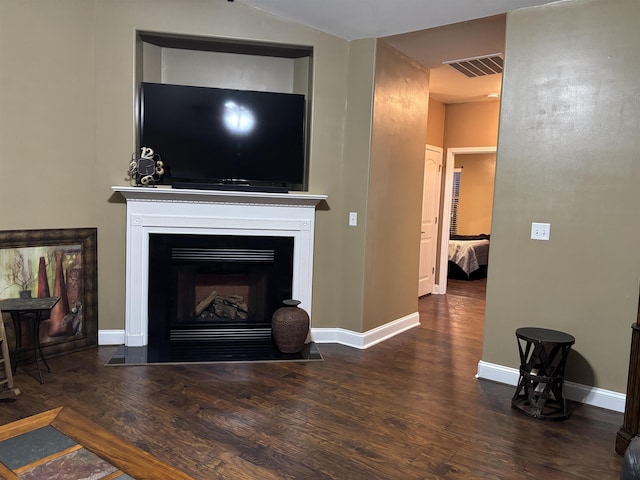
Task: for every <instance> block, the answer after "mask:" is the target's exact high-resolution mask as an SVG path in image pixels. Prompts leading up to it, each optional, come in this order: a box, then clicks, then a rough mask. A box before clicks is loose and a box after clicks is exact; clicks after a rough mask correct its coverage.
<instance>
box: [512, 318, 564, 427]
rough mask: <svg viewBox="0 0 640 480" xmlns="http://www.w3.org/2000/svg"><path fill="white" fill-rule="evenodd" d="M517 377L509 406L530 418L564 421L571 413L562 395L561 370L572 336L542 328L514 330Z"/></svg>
mask: <svg viewBox="0 0 640 480" xmlns="http://www.w3.org/2000/svg"><path fill="white" fill-rule="evenodd" d="M516 339H517V341H518V351H519V353H520V378H519V379H518V386H517V388H516V393H515V394H514V395H513V398H512V399H511V406H512V407H513V408H515V409H516V410H518V411H520V412H522V413H524V414H526V415H529V416H531V417H535V418H540V419H543V420H564V419H566V418H569V415H570V414H571V412H570V411H569V409H568V407H567V401H566V399H565V398H564V370H565V366H566V363H567V357H568V355H569V351H570V350H571V345H573V344H574V343H575V341H576V340H575V338H574V337H573V336H572V335H569V334H568V333H564V332H559V331H557V330H549V329H546V328H535V327H524V328H518V329H517V330H516Z"/></svg>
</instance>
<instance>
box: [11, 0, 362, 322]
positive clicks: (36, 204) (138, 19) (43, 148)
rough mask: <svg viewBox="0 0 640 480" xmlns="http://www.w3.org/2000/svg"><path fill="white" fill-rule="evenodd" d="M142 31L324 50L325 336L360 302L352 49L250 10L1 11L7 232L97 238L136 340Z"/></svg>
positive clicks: (317, 85) (81, 6)
mask: <svg viewBox="0 0 640 480" xmlns="http://www.w3.org/2000/svg"><path fill="white" fill-rule="evenodd" d="M137 29H139V30H146V31H157V32H169V33H176V34H190V35H203V36H208V35H210V36H220V37H231V38H243V39H255V40H264V41H268V42H275V43H279V42H280V43H288V44H300V45H311V46H313V47H314V78H313V85H314V93H313V95H314V107H313V114H312V115H313V118H312V122H313V132H312V137H311V160H310V163H311V165H310V191H311V192H312V193H323V194H327V195H328V196H329V200H328V202H327V204H326V205H324V206H323V207H322V208H323V209H322V210H321V211H319V213H318V215H317V229H316V231H317V236H316V260H315V272H314V273H315V275H314V292H313V295H314V297H313V325H314V327H321V326H337V325H339V324H340V322H342V321H343V319H344V315H342V312H341V307H342V305H343V304H344V302H343V300H342V298H343V295H348V294H349V293H350V292H351V285H348V286H347V285H345V280H344V277H345V276H344V275H343V272H347V271H350V266H351V265H350V258H349V257H348V256H345V255H343V253H342V252H343V250H342V249H343V245H342V241H341V238H342V237H343V236H344V235H345V234H346V232H347V228H348V227H347V214H346V210H345V209H344V208H347V206H345V205H344V200H343V197H344V191H345V186H344V183H343V179H342V175H343V171H342V168H343V161H342V160H343V142H344V134H345V130H344V126H345V105H346V104H347V101H346V98H347V78H348V70H349V43H348V42H346V41H344V40H341V39H338V38H336V37H333V36H330V35H327V34H323V33H321V32H319V31H316V30H313V29H310V28H306V27H303V26H300V25H297V24H294V23H292V22H288V21H284V20H281V19H278V18H276V17H273V16H270V15H266V14H264V13H262V12H260V11H258V10H255V9H252V8H249V7H247V6H245V5H242V4H241V3H231V2H201V1H197V0H170V1H164V2H153V5H151V4H150V3H149V2H147V1H143V0H132V1H127V2H103V1H97V0H96V1H93V2H92V1H87V0H60V1H56V2H50V1H48V0H33V1H29V2H22V1H19V0H0V72H1V73H0V75H2V82H3V83H2V84H3V89H2V91H0V107H1V108H0V115H1V116H0V162H1V163H2V175H0V209H1V210H0V229H3V230H9V229H34V228H61V227H97V228H98V257H99V258H98V275H99V279H98V285H99V292H98V297H99V298H98V303H99V328H100V329H102V330H104V329H123V328H124V278H125V275H124V268H125V258H124V256H125V204H124V203H123V200H122V199H121V198H120V197H119V196H118V195H115V194H112V192H111V188H110V187H111V186H112V185H125V184H126V182H125V173H126V169H127V164H128V159H129V158H130V156H131V154H132V152H133V151H134V148H135V134H134V131H135V129H134V98H135V97H134V95H135V90H136V81H135V78H136V75H135V73H136V70H138V75H139V74H140V71H141V70H142V68H141V65H138V66H137V67H136V51H138V53H139V52H140V50H141V49H139V48H138V47H137V46H136V42H135V33H136V30H137ZM27 32H28V33H27ZM362 195H363V194H362ZM358 201H359V200H358ZM360 203H361V204H363V203H364V202H363V201H360ZM17 204H19V205H20V208H16V207H17ZM358 208H360V206H358ZM349 233H351V232H349ZM345 292H346V293H345Z"/></svg>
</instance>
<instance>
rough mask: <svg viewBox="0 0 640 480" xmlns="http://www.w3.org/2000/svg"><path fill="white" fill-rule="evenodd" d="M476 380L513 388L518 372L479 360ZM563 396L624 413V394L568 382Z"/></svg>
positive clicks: (516, 381)
mask: <svg viewBox="0 0 640 480" xmlns="http://www.w3.org/2000/svg"><path fill="white" fill-rule="evenodd" d="M476 378H481V379H484V380H492V381H494V382H498V383H504V384H506V385H513V386H514V387H515V386H516V385H517V384H518V379H519V378H520V371H519V369H517V368H511V367H505V366H503V365H496V364H495V363H488V362H483V361H482V360H480V361H479V362H478V373H477V374H476ZM564 394H565V397H566V398H567V399H568V400H573V401H574V402H580V403H584V404H587V405H592V406H594V407H600V408H606V409H607V410H613V411H615V412H624V405H625V401H626V399H627V396H626V395H625V394H624V393H619V392H613V391H611V390H604V389H602V388H596V387H590V386H588V385H582V384H579V383H574V382H569V381H566V382H564Z"/></svg>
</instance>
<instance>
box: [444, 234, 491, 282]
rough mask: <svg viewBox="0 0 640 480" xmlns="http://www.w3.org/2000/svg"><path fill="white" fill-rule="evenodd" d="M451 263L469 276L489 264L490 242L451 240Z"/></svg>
mask: <svg viewBox="0 0 640 480" xmlns="http://www.w3.org/2000/svg"><path fill="white" fill-rule="evenodd" d="M449 261H451V262H453V263H455V264H456V265H458V266H459V267H460V268H461V269H462V270H463V271H464V273H466V274H467V275H469V274H470V273H472V272H475V271H476V270H477V269H478V268H480V266H481V265H487V264H488V263H489V240H449Z"/></svg>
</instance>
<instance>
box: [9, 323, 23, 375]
mask: <svg viewBox="0 0 640 480" xmlns="http://www.w3.org/2000/svg"><path fill="white" fill-rule="evenodd" d="M11 320H13V333H14V334H15V336H16V351H15V352H14V354H13V355H14V360H13V364H12V367H13V374H14V375H15V373H16V369H17V368H18V359H19V358H20V353H22V325H21V317H20V313H19V312H11Z"/></svg>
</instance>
